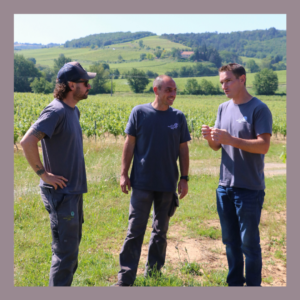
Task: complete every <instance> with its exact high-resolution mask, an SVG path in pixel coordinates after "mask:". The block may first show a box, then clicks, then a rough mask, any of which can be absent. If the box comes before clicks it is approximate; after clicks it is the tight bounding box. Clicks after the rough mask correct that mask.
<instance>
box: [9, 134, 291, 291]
mask: <svg viewBox="0 0 300 300" xmlns="http://www.w3.org/2000/svg"><path fill="white" fill-rule="evenodd" d="M122 146H123V145H122V144H121V143H114V142H113V143H109V142H108V141H103V140H101V142H99V141H98V143H96V144H95V143H94V142H92V141H87V140H85V142H84V153H85V161H86V169H87V174H88V190H89V192H88V193H87V194H85V195H84V212H85V222H84V225H83V238H82V242H81V245H80V255H79V268H78V270H77V272H76V274H75V278H74V282H73V285H74V286H107V285H110V284H112V283H114V282H115V281H116V280H117V272H118V254H119V251H120V249H121V246H122V244H123V241H124V238H125V236H126V230H127V224H128V205H129V195H125V194H122V193H121V191H120V188H119V184H118V174H119V171H120V161H121V153H122ZM271 148H272V154H271V155H269V154H267V156H266V157H268V159H269V161H273V162H278V156H279V154H280V152H281V145H279V144H276V143H272V144H271ZM190 156H191V159H192V160H202V159H203V158H204V157H205V159H206V160H207V161H211V162H215V163H216V164H218V163H219V157H220V151H218V152H214V151H212V150H211V149H210V148H209V147H208V146H207V143H206V142H205V141H195V142H193V143H190ZM14 163H15V168H14V170H15V171H14V172H15V173H14V191H15V197H14V222H15V226H14V245H15V246H14V247H15V259H14V275H15V277H14V280H15V286H46V285H47V284H48V273H49V267H50V259H51V245H50V243H51V233H50V228H49V217H48V214H47V212H46V210H45V208H44V206H43V204H42V201H41V199H40V195H39V188H38V181H39V180H38V177H37V176H36V175H35V174H34V172H33V171H32V170H31V169H30V167H28V163H27V162H26V159H25V157H24V156H23V154H22V153H21V151H19V152H18V153H15V155H14ZM213 165H214V163H213ZM217 184H218V177H217V176H210V175H201V176H196V175H192V176H191V180H190V183H189V194H188V196H187V197H186V198H185V200H184V201H182V203H181V206H180V208H179V209H178V211H177V212H176V214H175V215H174V217H173V218H172V219H171V222H170V225H171V226H172V225H175V224H176V225H178V226H181V227H183V228H186V229H187V233H186V234H187V236H188V237H194V238H199V236H206V237H207V236H208V237H210V238H213V239H220V230H219V229H212V227H209V226H208V225H205V220H216V219H217V218H218V216H217V212H216V204H215V188H216V186H217ZM285 186H286V180H285V176H279V177H273V178H267V190H266V199H265V206H264V208H265V209H266V210H267V211H270V212H279V211H282V210H285V197H286V194H285ZM199 195H201V197H200V198H199ZM271 225H272V224H271ZM273 225H274V224H273ZM273 225H272V226H273ZM150 226H151V218H149V223H148V227H150ZM268 226H270V224H269V225H268ZM276 226H277V227H278V224H277V225H276ZM278 234H279V233H276V231H274V232H273V233H272V236H270V238H273V239H274V238H277V235H278ZM149 237H150V231H148V230H147V232H146V235H145V240H144V243H148V242H149ZM166 267H167V268H168V267H170V266H168V265H167V266H166ZM172 267H173V268H174V269H173V270H172V272H168V275H170V274H172V276H175V275H176V274H178V273H179V277H180V278H181V279H182V280H183V281H185V280H188V277H186V276H185V275H183V274H180V271H179V269H178V266H172ZM176 276H177V275H176ZM176 276H175V277H176ZM223 276H225V273H224V274H223ZM139 278H140V279H138V281H137V284H138V285H144V284H145V283H143V284H142V283H139V282H140V280H142V278H141V277H139ZM193 278H195V277H193ZM193 278H192V279H193ZM154 284H155V283H154V282H153V283H152V284H151V285H154ZM161 284H163V283H161ZM165 284H166V285H168V283H165ZM183 284H186V283H183V282H182V281H176V283H175V282H174V285H177V286H182V285H183ZM197 284H199V283H197V281H196V282H192V285H197ZM212 285H219V284H218V283H217V282H213V283H212Z"/></svg>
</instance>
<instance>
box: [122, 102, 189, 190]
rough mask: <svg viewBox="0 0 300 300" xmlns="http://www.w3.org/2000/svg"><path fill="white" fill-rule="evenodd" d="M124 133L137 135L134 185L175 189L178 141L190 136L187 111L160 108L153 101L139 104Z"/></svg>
mask: <svg viewBox="0 0 300 300" xmlns="http://www.w3.org/2000/svg"><path fill="white" fill-rule="evenodd" d="M125 133H127V134H129V135H132V136H135V137H136V144H135V148H134V158H133V166H132V170H131V175H130V182H131V186H132V187H133V188H136V189H141V190H151V191H158V192H175V191H176V186H177V181H178V167H177V163H176V161H177V159H178V156H179V145H180V144H181V143H185V142H187V141H190V140H191V137H190V134H189V131H188V127H187V123H186V119H185V116H184V114H183V113H182V112H181V111H180V110H177V109H174V108H172V107H169V109H168V110H166V111H160V110H156V109H155V108H154V107H153V106H152V105H151V103H148V104H142V105H138V106H136V107H134V108H133V110H132V111H131V114H130V117H129V121H128V123H127V126H126V129H125Z"/></svg>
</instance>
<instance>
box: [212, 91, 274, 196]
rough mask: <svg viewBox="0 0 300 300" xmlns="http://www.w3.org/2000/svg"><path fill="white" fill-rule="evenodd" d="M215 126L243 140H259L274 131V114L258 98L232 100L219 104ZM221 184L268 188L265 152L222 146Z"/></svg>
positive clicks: (256, 188) (248, 187)
mask: <svg viewBox="0 0 300 300" xmlns="http://www.w3.org/2000/svg"><path fill="white" fill-rule="evenodd" d="M215 128H219V129H226V130H227V131H228V132H229V133H230V134H231V135H232V136H234V137H238V138H241V139H256V138H257V136H258V135H260V134H263V133H270V134H272V114H271V112H270V110H269V108H268V107H267V105H266V104H265V103H263V102H262V101H260V100H259V99H257V98H256V97H253V98H252V99H251V100H250V101H248V102H247V103H244V104H239V105H238V104H234V102H233V101H232V100H229V101H227V102H224V103H222V104H221V105H220V106H219V109H218V115H217V120H216V123H215ZM219 184H220V185H222V186H227V187H229V186H233V187H238V188H246V189H250V190H263V189H265V182H264V155H263V154H255V153H250V152H247V151H243V150H241V149H238V148H235V147H232V146H229V145H222V160H221V166H220V181H219Z"/></svg>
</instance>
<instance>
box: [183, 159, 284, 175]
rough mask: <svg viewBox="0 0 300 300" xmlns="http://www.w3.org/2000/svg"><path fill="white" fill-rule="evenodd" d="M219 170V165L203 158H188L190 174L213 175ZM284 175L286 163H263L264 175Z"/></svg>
mask: <svg viewBox="0 0 300 300" xmlns="http://www.w3.org/2000/svg"><path fill="white" fill-rule="evenodd" d="M219 172H220V168H219V166H209V165H208V164H207V162H206V161H205V160H190V171H189V173H190V174H191V175H201V174H208V175H215V176H217V175H218V174H219ZM276 175H286V164H283V163H265V176H268V177H270V176H276Z"/></svg>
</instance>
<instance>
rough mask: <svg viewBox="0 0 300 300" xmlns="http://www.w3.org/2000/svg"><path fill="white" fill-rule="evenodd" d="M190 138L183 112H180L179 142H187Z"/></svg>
mask: <svg viewBox="0 0 300 300" xmlns="http://www.w3.org/2000/svg"><path fill="white" fill-rule="evenodd" d="M190 140H191V136H190V133H189V129H188V126H187V122H186V118H185V116H184V114H182V122H181V127H180V144H182V143H185V142H188V141H190Z"/></svg>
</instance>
